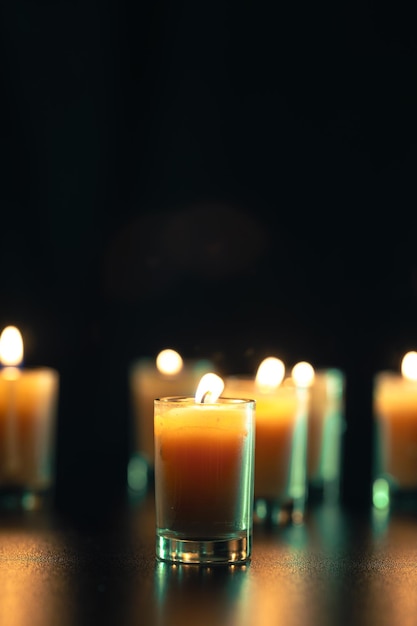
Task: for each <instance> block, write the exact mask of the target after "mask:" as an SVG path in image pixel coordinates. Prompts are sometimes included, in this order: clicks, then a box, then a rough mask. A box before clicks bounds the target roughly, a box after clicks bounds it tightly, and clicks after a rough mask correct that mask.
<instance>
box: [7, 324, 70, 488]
mask: <svg viewBox="0 0 417 626" xmlns="http://www.w3.org/2000/svg"><path fill="white" fill-rule="evenodd" d="M12 328H14V327H12ZM8 330H10V327H8V329H5V331H3V332H4V333H5V334H2V338H3V339H4V337H6V335H7V333H6V331H8ZM15 330H16V331H17V329H15ZM13 333H14V331H12V334H13ZM17 333H18V331H17ZM17 333H14V337H15V339H16V338H17V341H18V342H19V341H20V339H19V334H17ZM4 345H5V342H4V341H2V346H3V347H4ZM6 351H7V350H6ZM22 354H23V344H22V347H21V354H20V356H18V357H17V358H16V359H15V360H12V361H9V360H8V358H7V357H3V356H2V358H1V360H2V362H3V363H4V364H5V366H4V367H3V368H2V369H1V370H0V489H6V490H7V489H17V490H22V491H28V492H40V491H44V490H46V489H48V488H49V487H50V486H51V484H52V482H53V476H54V474H53V468H52V462H53V450H54V445H53V439H54V435H55V414H56V405H57V397H58V385H59V376H58V372H57V371H55V370H53V369H51V368H47V367H40V368H33V369H28V368H21V367H18V366H17V365H16V364H17V363H19V362H20V359H21V356H22ZM11 362H13V363H14V364H13V365H11V364H9V363H11Z"/></svg>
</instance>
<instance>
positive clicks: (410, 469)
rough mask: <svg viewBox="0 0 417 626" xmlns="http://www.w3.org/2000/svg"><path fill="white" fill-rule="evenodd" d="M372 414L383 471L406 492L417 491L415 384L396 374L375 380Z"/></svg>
mask: <svg viewBox="0 0 417 626" xmlns="http://www.w3.org/2000/svg"><path fill="white" fill-rule="evenodd" d="M374 413H375V417H376V419H377V422H378V424H379V428H380V433H379V434H380V442H381V454H382V466H383V467H382V469H383V471H384V473H388V474H390V475H391V476H392V477H393V479H394V480H395V481H396V482H397V483H398V485H399V486H400V487H402V488H405V489H413V488H416V487H417V382H415V381H410V380H406V379H405V378H403V377H402V376H401V375H397V374H386V373H385V374H381V375H379V376H378V377H377V378H376V385H375V392H374Z"/></svg>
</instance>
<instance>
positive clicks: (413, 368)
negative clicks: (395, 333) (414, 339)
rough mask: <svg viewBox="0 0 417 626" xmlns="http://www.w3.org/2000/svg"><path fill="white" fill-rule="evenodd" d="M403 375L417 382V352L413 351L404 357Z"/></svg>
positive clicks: (402, 364)
mask: <svg viewBox="0 0 417 626" xmlns="http://www.w3.org/2000/svg"><path fill="white" fill-rule="evenodd" d="M401 373H402V375H403V376H404V378H408V380H417V352H414V351H411V352H407V354H405V355H404V357H403V360H402V362H401Z"/></svg>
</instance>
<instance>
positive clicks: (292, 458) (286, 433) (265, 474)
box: [223, 376, 308, 526]
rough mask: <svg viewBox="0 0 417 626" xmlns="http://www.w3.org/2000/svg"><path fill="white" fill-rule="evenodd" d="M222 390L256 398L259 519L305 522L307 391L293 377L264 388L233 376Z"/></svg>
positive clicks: (256, 505) (259, 521)
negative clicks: (297, 384) (279, 383)
mask: <svg viewBox="0 0 417 626" xmlns="http://www.w3.org/2000/svg"><path fill="white" fill-rule="evenodd" d="M223 394H224V395H225V396H239V397H252V398H253V399H254V400H255V401H256V436H255V481H254V512H253V516H254V522H255V523H256V524H263V525H278V526H284V525H287V524H292V523H294V524H300V523H302V522H303V520H304V513H305V503H306V496H307V483H306V445H307V404H306V402H307V398H308V392H307V390H306V389H301V388H297V387H296V386H295V385H294V384H293V382H292V380H291V379H290V378H287V379H286V380H284V382H283V383H282V384H281V385H279V386H278V387H276V388H274V389H269V390H266V389H263V390H262V388H260V387H259V386H257V384H256V383H255V380H254V379H253V378H250V377H245V376H229V377H226V378H225V389H224V392H223Z"/></svg>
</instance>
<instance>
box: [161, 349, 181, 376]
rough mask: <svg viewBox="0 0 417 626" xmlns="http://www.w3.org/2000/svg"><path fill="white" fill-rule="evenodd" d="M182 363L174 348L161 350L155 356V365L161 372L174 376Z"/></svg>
mask: <svg viewBox="0 0 417 626" xmlns="http://www.w3.org/2000/svg"><path fill="white" fill-rule="evenodd" d="M183 365H184V361H183V360H182V357H181V355H179V354H178V352H176V351H175V350H170V349H166V350H162V351H161V352H160V353H159V354H158V356H157V357H156V367H157V368H158V370H159V371H160V372H161V374H169V375H170V376H174V375H175V374H178V373H179V372H180V371H181V370H182V368H183Z"/></svg>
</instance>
